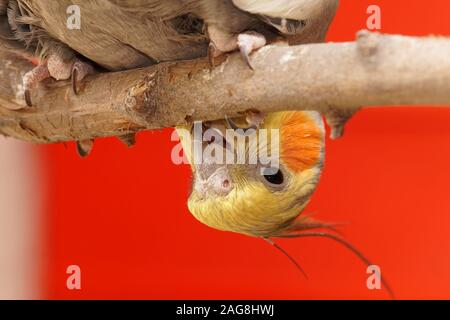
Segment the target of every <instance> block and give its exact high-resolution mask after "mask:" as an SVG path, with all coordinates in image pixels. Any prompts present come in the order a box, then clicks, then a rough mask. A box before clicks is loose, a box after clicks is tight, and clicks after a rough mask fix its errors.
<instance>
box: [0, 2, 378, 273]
mask: <svg viewBox="0 0 450 320" xmlns="http://www.w3.org/2000/svg"><path fill="white" fill-rule="evenodd" d="M338 2H339V1H338V0H58V1H48V0H0V22H1V23H2V25H1V26H2V29H1V30H2V35H3V36H5V35H9V38H8V39H5V37H3V39H4V41H3V42H2V43H1V44H0V50H1V49H3V50H10V51H14V52H16V53H17V52H20V53H21V54H22V55H23V56H26V57H27V58H28V59H30V57H31V58H33V57H34V58H37V61H38V65H37V66H36V68H35V69H33V70H32V71H30V72H29V73H28V74H26V75H25V76H24V88H25V96H26V101H27V104H29V105H32V97H33V94H32V89H35V88H38V84H39V82H40V81H42V80H44V79H46V78H49V77H53V78H55V79H57V80H58V79H70V78H71V79H72V85H73V89H74V90H73V91H74V94H82V91H80V90H78V88H77V83H78V82H79V81H81V80H82V79H83V78H84V77H85V76H87V75H89V74H90V73H92V72H94V71H97V72H104V71H119V70H128V69H133V68H137V67H143V66H148V65H152V64H156V63H159V62H164V61H173V60H183V59H194V58H199V57H206V56H209V58H210V60H211V63H212V64H214V58H215V57H217V56H219V55H221V54H223V53H227V52H232V51H235V50H239V51H240V52H241V54H242V57H243V60H244V62H245V63H246V64H247V65H248V66H249V67H250V68H253V67H252V63H251V53H252V52H253V51H255V50H258V49H259V48H261V47H263V46H265V45H266V44H268V43H272V42H278V40H280V39H281V40H284V42H288V43H289V44H294V45H298V44H305V43H314V42H323V41H324V38H325V35H326V32H327V30H328V27H329V25H330V23H331V21H332V19H333V17H334V15H335V12H336V10H337V7H338ZM70 5H77V6H78V7H79V8H80V19H81V25H80V28H79V29H78V30H71V29H68V28H67V26H66V20H67V13H66V10H67V8H68V7H69V6H70ZM257 107H258V106H255V109H257ZM246 120H247V121H246V122H248V123H246V124H244V125H242V123H243V122H245V121H243V119H226V120H218V121H213V122H210V123H208V124H205V125H203V126H202V128H203V129H202V132H201V133H204V132H205V131H207V130H208V129H213V130H215V132H216V133H218V135H219V138H217V137H216V138H215V140H214V141H212V140H211V141H200V145H201V149H202V151H204V150H205V148H207V147H208V146H210V145H211V144H214V145H215V146H216V147H217V146H219V148H222V149H223V150H224V151H227V150H228V151H232V152H234V149H233V148H231V150H230V145H232V144H231V143H230V142H231V141H229V140H227V136H226V132H225V131H226V129H227V128H228V129H230V128H231V129H238V127H239V126H237V125H236V122H240V124H241V125H242V127H245V126H247V125H249V126H250V127H251V129H247V130H246V131H244V132H243V134H244V135H245V136H247V133H248V132H250V131H251V130H253V132H254V133H256V134H257V135H258V134H259V133H261V132H263V130H264V129H266V130H269V131H268V132H269V137H268V141H271V140H275V138H274V137H272V136H270V132H272V131H271V130H275V131H274V132H278V133H279V134H278V135H277V139H278V138H279V144H275V147H273V146H272V145H271V144H269V143H268V142H267V141H266V142H261V141H258V143H257V148H256V151H255V150H254V152H255V153H256V156H257V157H256V158H258V155H259V154H260V153H261V150H263V149H265V148H266V147H268V149H269V150H270V151H273V152H275V151H276V153H277V154H279V163H278V165H277V166H276V168H273V167H270V166H268V165H267V163H261V162H257V163H253V164H248V163H247V164H246V163H244V164H226V163H225V164H223V163H217V162H216V161H215V157H206V158H204V159H203V162H201V163H195V161H193V158H192V156H193V154H192V152H193V151H192V148H193V145H194V144H195V138H194V136H193V134H192V132H193V131H194V130H193V126H191V125H187V126H185V127H179V128H178V132H179V133H180V136H181V138H182V143H183V147H184V150H185V154H186V155H187V157H188V159H189V160H190V161H191V167H192V170H193V176H194V182H193V190H192V193H191V195H190V199H189V204H188V206H189V209H190V211H191V212H192V214H193V215H194V216H195V217H196V218H197V219H198V220H200V221H201V222H203V223H205V224H207V225H208V226H211V227H213V228H216V229H220V230H226V231H233V232H238V233H243V234H247V235H250V236H255V237H261V238H263V239H265V240H267V241H269V242H270V243H271V244H273V245H274V246H275V247H277V248H278V249H279V250H281V251H282V252H283V253H284V254H286V255H287V253H286V252H285V251H284V250H283V249H281V248H280V247H279V246H278V245H277V244H276V243H275V242H273V241H272V240H271V238H274V237H304V236H305V237H306V236H323V237H329V238H332V239H334V240H336V241H338V242H340V243H342V244H344V245H345V246H347V247H348V248H350V249H351V250H352V251H353V252H355V253H356V254H357V255H359V256H360V257H361V258H362V260H364V261H365V262H366V263H369V262H368V261H367V259H365V258H364V257H363V256H362V255H361V254H360V253H359V252H358V251H356V250H355V249H354V248H353V247H352V246H351V245H350V244H348V243H347V242H345V241H344V240H342V239H341V238H340V237H338V236H336V235H333V234H330V233H325V232H312V231H309V230H311V229H320V228H331V227H332V226H331V225H329V224H326V223H320V222H316V221H313V220H311V219H309V218H307V217H303V216H301V215H300V213H301V212H302V210H303V209H304V208H305V206H306V205H307V203H308V202H309V200H310V197H311V195H312V193H313V191H314V190H315V187H316V185H317V183H318V181H319V177H320V173H321V169H322V165H323V155H324V134H325V133H324V126H323V122H322V118H321V116H320V114H318V113H316V112H309V111H308V112H307V111H297V112H294V111H291V112H278V113H272V114H267V115H262V114H255V113H252V112H251V113H250V114H248V115H247V117H246ZM233 139H234V138H233ZM269 145H270V147H269ZM90 148H91V144H90V143H86V142H80V143H79V149H80V150H79V151H80V153H81V154H87V153H89V151H90ZM274 148H275V149H276V150H275V149H274ZM245 152H246V156H250V152H251V148H246V149H245ZM287 256H288V257H289V259H291V261H293V262H294V263H295V264H296V265H297V267H299V266H298V264H297V263H296V262H295V260H293V259H292V258H291V257H290V256H289V255H287ZM299 268H300V267H299Z"/></svg>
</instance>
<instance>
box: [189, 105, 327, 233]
mask: <svg viewBox="0 0 450 320" xmlns="http://www.w3.org/2000/svg"><path fill="white" fill-rule="evenodd" d="M211 127H212V128H214V130H215V131H217V132H218V133H219V135H218V136H217V137H215V138H214V142H213V143H211V142H205V141H200V144H199V145H201V150H202V155H203V158H202V161H197V162H198V163H195V162H196V161H195V160H194V154H193V152H194V151H193V150H194V149H195V148H192V147H193V146H194V145H195V140H196V139H195V138H193V135H190V137H188V138H187V139H184V138H186V137H183V139H182V140H183V148H184V152H185V154H186V155H187V157H188V159H189V160H190V163H191V167H192V171H193V178H194V181H193V188H192V193H191V195H190V198H189V202H188V207H189V210H190V211H191V213H192V214H193V215H194V216H195V217H196V218H197V219H198V220H200V221H201V222H203V223H205V224H207V225H208V226H210V227H213V228H216V229H219V230H224V231H232V232H238V233H243V234H247V235H251V236H259V237H269V236H274V235H276V234H277V233H279V232H281V231H282V230H285V229H286V228H289V226H290V224H291V223H292V222H293V221H294V220H295V218H297V216H298V215H299V214H300V212H301V211H302V210H303V208H304V207H305V206H306V204H307V203H308V201H309V199H310V197H311V195H312V193H313V191H314V189H315V187H316V185H317V182H318V180H319V176H320V173H321V168H322V160H323V152H324V129H323V123H322V119H321V117H320V115H319V114H317V113H315V112H278V113H272V114H269V115H267V117H266V118H265V120H264V124H263V125H262V126H261V127H260V128H258V129H257V130H256V131H254V132H253V133H254V135H251V136H250V137H247V138H242V137H240V136H238V135H237V136H236V137H237V138H236V139H235V138H231V139H230V136H227V133H229V132H227V133H225V132H224V129H225V125H224V123H223V122H222V123H221V122H215V123H212V124H211ZM247 134H248V132H247ZM263 135H265V137H264V136H263ZM251 137H256V140H252V138H251ZM239 139H242V140H244V139H245V143H244V144H245V146H243V145H242V140H241V141H238V140H239ZM205 140H209V139H208V137H206V139H205ZM232 140H234V142H233V141H232ZM251 141H253V142H251ZM212 149H214V150H215V151H214V152H211V150H212ZM227 151H228V152H230V151H232V152H231V154H235V155H236V156H237V155H238V154H243V155H244V156H243V158H240V161H238V158H237V157H236V158H235V159H234V161H233V163H231V162H228V164H227V163H224V162H226V161H221V160H224V159H225V155H226V153H227ZM240 152H243V153H240ZM218 154H223V156H221V155H220V156H218ZM267 155H268V156H269V157H267ZM250 159H252V160H250ZM218 160H219V161H218Z"/></svg>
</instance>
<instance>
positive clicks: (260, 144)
mask: <svg viewBox="0 0 450 320" xmlns="http://www.w3.org/2000/svg"><path fill="white" fill-rule="evenodd" d="M233 124H234V125H235V123H233ZM196 127H197V128H200V130H197V129H196ZM229 127H234V126H232V125H230V122H229V121H226V120H223V121H213V122H210V123H206V124H200V125H198V124H194V125H193V126H190V127H180V128H178V129H177V131H178V135H179V137H180V139H181V142H182V146H183V151H184V154H185V155H186V157H187V159H188V160H189V163H190V164H191V168H192V172H193V187H192V192H191V194H190V197H189V201H188V207H189V210H190V211H191V213H192V214H193V215H194V217H195V218H197V219H198V220H199V221H200V222H202V223H204V224H206V225H208V226H210V227H212V228H215V229H219V230H223V231H231V232H237V233H241V234H246V235H249V236H253V237H260V238H263V239H264V240H266V241H267V242H269V243H270V244H272V245H273V246H274V247H276V248H277V249H278V250H280V251H281V252H282V253H283V254H284V255H286V256H287V257H288V258H289V259H290V261H291V262H292V263H294V264H295V266H296V267H297V268H298V269H299V270H300V271H301V272H302V273H303V274H305V273H304V271H303V269H302V268H301V267H300V265H299V264H298V263H297V261H296V260H295V259H293V258H292V257H291V256H290V255H289V254H288V253H287V252H286V251H285V250H284V249H283V248H281V247H280V246H279V245H278V244H277V243H275V242H274V241H273V240H272V239H273V238H300V237H326V238H329V239H332V240H334V241H336V242H338V243H340V244H341V245H344V246H345V247H346V248H347V249H349V250H350V251H352V252H353V253H354V254H356V255H357V256H358V257H359V258H360V259H361V260H362V261H363V262H364V263H365V264H367V265H372V263H371V262H370V261H369V260H368V259H367V258H366V257H365V256H364V255H363V254H362V253H361V252H360V251H359V250H357V249H356V248H355V247H353V245H351V244H350V243H349V242H347V241H345V240H344V239H342V238H341V237H339V236H338V235H335V234H334V233H329V232H323V231H316V230H319V229H328V230H331V231H333V224H329V223H323V222H319V221H314V220H312V219H311V218H309V217H308V216H305V215H301V212H302V211H303V209H304V208H305V207H306V205H307V204H308V202H309V200H310V198H311V196H312V194H313V192H314V190H315V189H316V186H317V183H318V182H319V178H320V174H321V171H322V165H323V160H324V145H325V143H324V138H325V130H324V125H323V121H322V117H321V115H320V114H319V113H317V112H314V111H287V112H276V113H270V114H268V115H266V116H265V118H264V122H263V123H262V124H261V125H259V127H258V128H257V129H256V130H254V129H248V130H246V131H245V132H244V131H243V130H242V129H238V130H240V133H239V134H236V132H235V131H236V130H235V128H232V129H228V128H229ZM198 131H200V132H198ZM249 131H251V132H250V133H249ZM230 132H231V133H233V132H234V134H230ZM243 133H244V136H242V134H243ZM255 137H256V138H255ZM243 138H244V139H247V140H245V143H244V147H243V146H242V143H243V140H242V139H243ZM239 139H241V140H240V141H239ZM252 139H253V140H252ZM239 148H241V150H240V151H241V152H242V150H243V153H244V157H241V158H239V155H242V154H240V151H239ZM227 151H228V152H229V153H228V155H229V154H232V155H234V156H237V157H230V158H229V159H231V160H232V161H228V160H227V159H228V158H227V156H226V155H227ZM199 154H200V156H199ZM274 155H275V158H274V157H273V156H274ZM267 156H268V157H267ZM239 159H240V160H239ZM251 159H252V160H251ZM255 159H256V161H255ZM267 159H270V161H267ZM273 160H276V161H273ZM311 230H312V231H311ZM381 282H382V283H383V285H384V286H385V287H386V289H387V290H388V292H389V293H390V295H391V296H392V297H393V296H394V295H393V292H392V290H391V289H390V286H389V285H388V284H387V282H386V281H385V280H384V279H383V278H382V279H381Z"/></svg>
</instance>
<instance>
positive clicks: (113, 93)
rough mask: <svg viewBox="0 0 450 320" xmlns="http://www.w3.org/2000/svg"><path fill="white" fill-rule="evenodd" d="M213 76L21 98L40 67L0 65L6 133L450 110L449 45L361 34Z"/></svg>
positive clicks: (69, 136)
mask: <svg viewBox="0 0 450 320" xmlns="http://www.w3.org/2000/svg"><path fill="white" fill-rule="evenodd" d="M251 59H252V64H253V65H254V68H255V71H251V70H250V69H248V68H247V67H246V65H245V64H244V63H243V62H242V61H241V58H240V56H239V54H233V55H230V56H228V57H226V58H224V59H222V61H220V62H221V64H220V65H218V66H217V67H216V68H214V70H212V71H210V70H209V67H208V63H207V61H206V60H205V59H201V60H194V61H182V62H171V63H163V64H160V65H156V66H151V67H148V68H143V69H137V70H130V71H125V72H116V73H103V74H97V75H94V76H92V77H89V78H88V79H87V80H86V81H85V82H84V85H83V88H81V92H80V94H79V95H78V96H75V95H74V94H73V93H72V92H71V88H70V86H69V85H68V84H67V83H64V85H61V83H53V84H48V86H47V87H41V88H40V89H39V90H34V92H33V96H32V100H33V103H34V105H35V106H34V107H33V108H27V107H25V102H24V101H23V97H22V96H23V88H22V86H21V79H22V75H23V74H24V73H25V72H26V71H28V70H30V69H31V68H32V65H30V64H28V63H26V62H24V61H17V60H14V59H12V58H11V57H9V58H4V59H2V61H1V62H0V83H1V85H0V133H2V134H3V135H6V136H11V137H15V138H18V139H22V140H28V141H33V142H57V141H68V140H86V139H91V138H97V137H106V136H121V135H127V134H130V133H134V132H137V131H140V130H145V129H157V128H165V127H173V126H176V125H180V124H185V123H186V122H190V121H194V120H213V119H221V118H224V117H225V115H228V116H237V115H239V114H241V113H242V112H244V111H246V110H250V109H252V110H253V109H257V110H260V111H263V112H273V111H280V110H294V109H309V110H318V111H321V112H324V113H326V112H328V111H330V110H338V111H339V110H340V111H344V112H345V111H348V110H353V109H355V108H357V107H359V106H376V105H423V104H426V105H450V39H448V38H439V37H428V38H414V37H404V36H388V35H380V34H376V33H368V32H360V33H359V34H358V38H357V41H356V42H348V43H336V44H335V43H329V44H311V45H302V46H296V47H287V46H267V47H265V48H263V49H261V50H259V51H258V52H256V53H254V54H253V55H252V58H251Z"/></svg>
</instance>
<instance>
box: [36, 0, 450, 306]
mask: <svg viewBox="0 0 450 320" xmlns="http://www.w3.org/2000/svg"><path fill="white" fill-rule="evenodd" d="M370 4H378V5H379V6H380V7H381V8H382V31H383V32H386V33H400V34H408V35H428V34H443V35H449V34H450V16H449V12H450V2H449V1H443V0H429V1H426V2H423V1H409V0H397V1H392V0H390V1H388V0H385V1H342V3H341V6H340V9H339V12H338V15H337V17H336V20H335V22H334V23H333V25H332V27H331V30H330V34H329V40H331V41H349V40H353V39H354V36H355V33H356V32H357V31H358V30H359V29H362V28H364V27H365V21H366V17H367V15H366V8H367V7H368V5H370ZM449 58H450V57H449ZM171 132H172V130H164V131H160V132H146V133H142V134H140V135H138V143H137V145H136V146H135V147H134V148H132V149H129V150H128V149H126V147H125V146H123V145H121V143H119V142H118V141H117V140H115V139H103V140H98V141H96V143H95V148H94V151H93V154H92V155H91V156H90V157H89V158H87V159H80V158H79V157H78V156H77V155H76V152H75V146H74V145H73V144H72V143H71V144H67V145H66V146H65V145H63V144H58V145H48V146H41V147H39V150H40V152H42V153H43V154H44V156H43V157H44V159H45V165H46V168H45V170H46V172H47V176H48V180H47V182H46V186H47V189H48V192H47V201H46V207H45V218H46V226H47V227H46V230H45V234H46V238H45V243H46V250H45V256H44V257H45V259H44V260H45V264H44V275H43V279H44V284H45V294H46V297H47V298H57V299H61V298H64V299H78V298H87V299H94V298H114V299H116V298H125V299H128V298H133V299H141V298H145V299H147V298H148V299H170V298H176V299H190V298H200V299H202V298H203V299H209V298H220V299H228V298H238V299H253V298H254V299H260V298H267V299H277V298H287V299H291V298H326V299H328V298H362V299H366V298H369V299H372V298H374V299H384V298H388V296H387V294H386V292H385V291H384V290H382V291H377V290H375V291H369V290H368V289H367V288H366V285H365V284H366V278H367V274H366V273H365V266H364V265H363V264H362V263H361V262H360V261H359V260H357V259H356V258H355V257H354V256H353V255H352V254H351V253H349V252H348V251H346V250H345V249H344V248H342V247H341V246H339V245H338V244H335V243H333V242H331V241H330V240H327V239H294V240H280V243H281V244H282V245H284V247H285V248H286V249H288V250H289V251H290V253H291V254H292V255H294V256H295V257H296V258H297V259H298V260H299V261H300V262H301V264H302V266H303V267H304V268H305V269H306V270H307V272H308V274H309V280H306V279H304V278H302V277H301V275H300V274H299V273H298V272H297V270H296V269H295V268H294V267H293V266H292V265H291V264H290V263H289V262H288V261H287V259H286V258H285V257H283V256H281V255H280V254H279V252H277V251H275V250H274V249H273V248H272V247H270V246H269V245H268V244H266V243H265V242H263V241H261V240H259V239H253V238H249V237H245V236H242V235H238V234H231V233H225V232H219V231H216V230H213V229H209V228H208V227H206V226H204V225H202V224H200V223H199V222H197V221H196V220H195V219H194V218H193V217H192V216H191V215H190V213H189V212H188V210H187V208H186V200H187V197H188V192H189V189H190V175H191V174H190V169H189V168H188V167H187V166H175V165H174V164H172V162H171V158H170V153H171V148H172V147H173V146H174V144H175V143H174V142H171V141H170V133H171ZM449 163H450V111H449V110H448V109H431V108H383V109H368V110H364V111H362V112H360V113H359V114H357V115H356V117H354V118H353V119H352V120H351V122H350V124H349V125H348V127H347V133H346V135H345V137H344V138H343V139H342V140H339V141H336V142H332V141H327V151H326V166H325V170H324V174H323V178H322V181H321V183H320V186H319V188H318V190H317V192H316V194H315V196H314V197H313V201H312V203H311V204H310V205H309V206H308V208H307V209H306V212H308V213H311V212H314V213H316V215H317V217H319V218H320V219H322V220H330V221H343V222H349V224H347V225H345V226H343V227H342V231H343V232H344V234H345V237H346V238H347V239H348V240H350V241H351V242H352V243H354V244H355V245H356V246H357V247H359V248H360V249H361V250H362V251H363V252H364V253H365V254H366V255H368V256H369V257H371V259H372V260H374V261H375V262H376V263H377V264H379V265H380V266H381V268H382V274H383V275H384V276H386V277H388V279H389V281H390V283H391V286H392V287H393V288H394V290H395V292H396V294H397V297H398V298H419V299H421V298H447V299H450V273H449V272H448V270H450V256H449V254H448V252H449V250H450V198H449V189H450V169H449ZM71 264H76V265H79V266H80V267H81V270H82V289H81V290H78V291H77V290H74V291H70V290H68V289H67V288H66V278H67V274H66V268H67V266H68V265H71Z"/></svg>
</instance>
